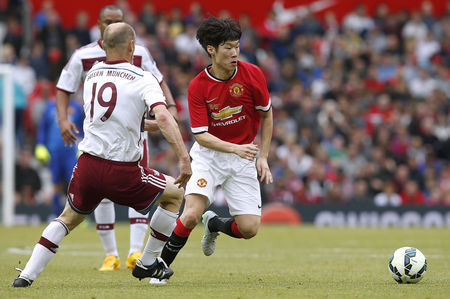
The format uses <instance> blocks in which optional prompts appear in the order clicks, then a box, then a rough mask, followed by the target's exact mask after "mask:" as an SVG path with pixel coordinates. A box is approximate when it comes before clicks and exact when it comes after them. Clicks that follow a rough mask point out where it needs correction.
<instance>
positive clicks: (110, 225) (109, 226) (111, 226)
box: [97, 223, 114, 230]
mask: <svg viewBox="0 0 450 299" xmlns="http://www.w3.org/2000/svg"><path fill="white" fill-rule="evenodd" d="M113 229H114V223H106V224H97V230H113Z"/></svg>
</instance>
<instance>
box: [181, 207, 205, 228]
mask: <svg viewBox="0 0 450 299" xmlns="http://www.w3.org/2000/svg"><path fill="white" fill-rule="evenodd" d="M201 217H202V214H201V213H197V211H196V210H194V209H187V210H184V211H183V215H182V222H183V224H184V225H185V226H186V227H189V228H193V227H195V226H196V225H197V224H198V223H199V222H200V219H201Z"/></svg>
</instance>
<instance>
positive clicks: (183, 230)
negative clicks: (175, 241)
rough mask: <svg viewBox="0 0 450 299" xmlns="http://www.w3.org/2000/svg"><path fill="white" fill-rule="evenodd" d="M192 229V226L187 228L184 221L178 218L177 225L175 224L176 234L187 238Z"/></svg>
mask: <svg viewBox="0 0 450 299" xmlns="http://www.w3.org/2000/svg"><path fill="white" fill-rule="evenodd" d="M191 231H192V228H187V227H186V226H184V224H183V223H181V220H180V218H178V219H177V226H175V229H174V230H173V232H174V233H175V235H177V236H179V237H182V238H187V237H189V235H190V234H191Z"/></svg>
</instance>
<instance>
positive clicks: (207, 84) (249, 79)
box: [188, 61, 271, 144]
mask: <svg viewBox="0 0 450 299" xmlns="http://www.w3.org/2000/svg"><path fill="white" fill-rule="evenodd" d="M208 69H209V67H207V68H206V69H205V70H204V71H202V72H201V73H200V74H198V75H197V77H195V78H194V79H193V80H192V81H191V83H190V84H189V90H188V102H189V115H190V118H191V129H192V133H194V134H198V133H202V132H209V133H210V134H212V135H214V136H216V137H217V138H219V139H221V140H223V141H228V142H232V143H235V144H246V143H251V142H253V140H254V139H255V136H256V134H257V132H258V128H259V114H258V110H260V111H269V109H270V106H271V102H270V96H269V91H268V90H267V85H266V79H265V78H264V75H263V73H262V71H261V70H260V69H259V68H258V67H257V66H256V65H253V64H251V63H248V62H244V61H238V63H237V67H236V70H235V71H234V73H233V75H232V76H231V77H230V78H229V79H228V80H220V79H217V78H215V77H214V76H213V75H211V73H210V72H209V71H208Z"/></svg>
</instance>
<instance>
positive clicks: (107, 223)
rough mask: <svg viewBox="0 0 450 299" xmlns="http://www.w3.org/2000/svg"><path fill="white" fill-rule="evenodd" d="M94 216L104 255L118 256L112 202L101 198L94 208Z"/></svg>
mask: <svg viewBox="0 0 450 299" xmlns="http://www.w3.org/2000/svg"><path fill="white" fill-rule="evenodd" d="M94 216H95V222H96V223H97V233H98V235H99V237H100V240H101V241H102V244H103V248H104V250H105V254H106V256H109V255H114V256H119V252H118V251H117V243H116V235H115V231H114V222H115V218H116V216H115V210H114V204H113V202H112V201H110V200H108V199H104V200H102V202H101V203H100V204H99V205H98V207H97V208H96V209H95V211H94Z"/></svg>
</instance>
